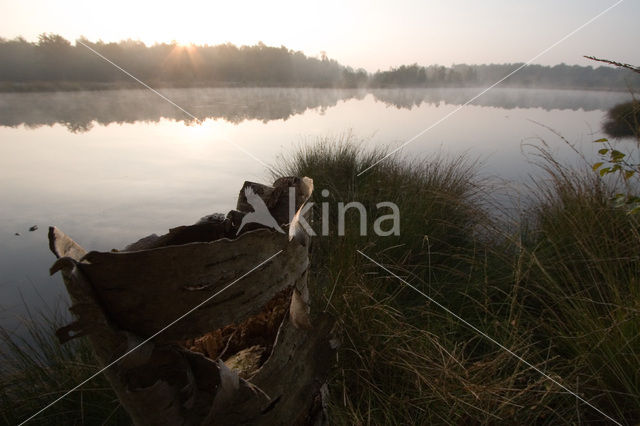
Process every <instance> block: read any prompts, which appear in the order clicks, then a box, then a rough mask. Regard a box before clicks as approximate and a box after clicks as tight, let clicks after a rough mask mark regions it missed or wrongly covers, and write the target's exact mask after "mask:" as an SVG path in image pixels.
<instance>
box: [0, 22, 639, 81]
mask: <svg viewBox="0 0 640 426" xmlns="http://www.w3.org/2000/svg"><path fill="white" fill-rule="evenodd" d="M79 41H80V42H81V43H84V44H86V45H87V46H90V47H91V48H93V49H95V50H96V51H98V52H100V53H101V54H102V55H104V56H105V57H107V58H109V59H110V60H112V61H113V62H114V63H116V64H118V65H119V66H121V67H122V68H124V69H125V70H127V71H128V72H130V73H131V74H133V75H135V76H136V77H138V78H139V79H141V80H143V81H145V82H147V83H148V84H151V85H156V86H174V87H186V86H245V87H246V86H255V87H348V88H357V87H372V88H394V87H471V86H486V85H490V84H493V83H495V82H496V81H498V80H500V79H501V78H503V77H504V76H505V75H507V74H509V73H510V72H511V71H513V70H515V69H516V68H518V67H519V66H520V65H521V64H491V65H453V66H451V67H444V66H440V65H430V66H426V67H424V66H420V65H418V64H413V65H402V66H400V67H397V68H392V69H390V70H388V71H377V72H376V73H374V74H368V73H367V72H366V71H365V70H363V69H358V70H354V69H353V68H351V67H347V66H343V65H341V64H339V63H338V62H337V61H335V60H333V59H329V58H327V56H326V54H324V53H323V54H322V55H321V57H320V58H314V57H309V56H306V55H305V54H304V53H302V52H299V51H293V50H290V49H287V48H286V47H284V46H281V47H270V46H266V45H264V44H263V43H258V44H257V45H254V46H242V47H238V46H235V45H233V44H230V43H227V44H221V45H215V46H209V45H204V46H182V45H179V44H177V43H161V44H154V45H152V46H147V45H145V44H144V43H142V42H140V41H133V40H125V41H120V42H118V43H104V42H102V41H99V42H96V43H93V42H90V41H89V40H87V39H84V38H82V39H79ZM81 43H75V44H72V43H71V42H69V41H68V40H66V39H65V38H63V37H62V36H60V35H56V34H42V35H40V37H39V39H38V41H37V42H29V41H26V40H25V39H24V38H21V37H19V38H16V39H13V40H6V39H2V38H0V90H5V91H6V90H30V89H33V90H46V89H74V88H103V87H114V86H115V87H119V86H127V85H134V84H135V83H134V82H132V80H131V78H130V77H129V76H127V75H125V74H124V73H123V72H122V71H120V70H118V69H117V68H115V67H114V66H112V65H110V64H108V63H106V62H105V61H104V60H103V59H101V58H100V57H98V56H97V55H96V54H94V53H92V52H91V51H89V49H87V48H86V47H85V46H83V45H82V44H81ZM502 85H503V86H517V87H533V86H537V87H545V88H589V89H594V88H595V89H621V90H624V89H627V88H628V87H629V86H632V87H638V86H640V74H635V73H633V72H631V71H628V70H623V69H615V68H611V67H604V66H601V67H598V68H595V69H594V68H592V67H590V66H588V67H583V66H578V65H573V66H570V65H565V64H561V65H556V66H553V67H549V66H542V65H529V66H527V67H524V68H523V69H521V70H520V71H518V72H517V73H515V74H514V75H513V76H511V77H509V78H508V79H507V80H506V81H505V82H504V83H503V84H502Z"/></svg>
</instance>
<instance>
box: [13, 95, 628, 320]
mask: <svg viewBox="0 0 640 426" xmlns="http://www.w3.org/2000/svg"><path fill="white" fill-rule="evenodd" d="M479 90H480V89H420V90H375V91H366V92H365V91H355V90H329V89H171V90H163V93H164V94H165V95H166V96H168V97H169V98H171V99H172V100H174V101H175V102H176V103H177V104H179V105H181V106H182V107H184V108H185V109H186V110H188V111H190V112H191V113H193V114H194V115H195V116H197V117H199V118H201V119H203V120H204V121H203V123H202V124H196V123H194V122H193V120H191V119H189V118H188V117H186V116H185V115H184V113H182V112H180V110H178V109H176V108H175V107H173V106H171V105H170V104H168V103H167V102H166V101H164V100H162V99H160V98H159V97H157V96H156V95H154V94H152V93H150V92H148V91H144V90H122V91H106V92H74V93H28V94H14V93H11V94H0V170H1V172H0V173H1V176H2V180H0V199H1V200H2V202H1V203H0V306H1V307H2V308H1V309H0V323H1V324H2V325H12V324H15V316H16V315H19V314H23V313H24V306H23V302H22V300H23V299H24V301H25V302H26V303H27V305H29V306H30V307H32V308H34V309H36V310H37V308H39V307H42V306H43V305H44V304H49V305H52V304H54V303H55V302H56V301H57V300H59V299H60V298H62V299H64V297H66V296H65V295H64V290H63V284H62V279H61V278H60V277H59V276H55V277H52V278H50V277H49V276H48V273H47V270H48V268H49V266H50V265H51V264H52V262H53V260H54V257H53V255H52V254H51V253H50V252H49V250H48V245H47V227H48V226H49V225H56V226H58V227H59V228H60V229H62V230H63V231H64V232H66V233H67V234H68V235H70V236H71V237H73V238H74V239H75V240H76V241H78V242H79V243H80V244H82V245H83V246H84V247H85V248H87V249H97V250H109V249H111V248H122V247H124V246H125V245H126V244H128V243H129V242H132V241H135V240H137V239H138V238H141V237H143V236H146V235H148V234H151V233H158V234H161V233H165V232H166V231H167V229H168V228H171V227H174V226H177V225H182V224H190V223H193V222H195V221H196V220H198V219H199V218H200V217H202V216H204V215H205V214H209V213H212V212H227V211H228V210H229V209H231V208H233V207H235V200H236V196H237V193H238V190H239V188H240V187H241V185H242V183H243V182H244V181H245V180H257V181H263V182H269V181H270V179H269V175H268V172H267V170H266V167H265V166H264V165H263V164H261V163H260V162H258V161H256V160H254V159H253V158H251V157H250V156H248V155H246V154H245V153H244V152H243V150H244V151H248V152H250V153H251V154H252V155H253V156H254V157H256V158H258V159H260V160H261V161H262V162H264V163H266V164H274V163H275V162H276V161H278V158H279V157H281V156H283V155H284V156H286V155H287V153H288V152H290V151H292V150H294V149H296V147H298V146H300V145H301V144H306V143H312V142H313V141H314V140H315V139H316V138H318V137H326V136H339V135H340V134H343V133H345V132H349V131H351V132H353V134H355V135H356V136H357V137H360V138H364V140H365V142H364V143H365V144H368V145H385V146H389V147H391V148H394V147H396V146H399V145H400V144H402V143H403V142H404V141H406V140H408V139H410V138H412V137H413V136H415V135H416V134H417V133H419V132H421V131H422V130H424V129H425V128H427V127H429V126H430V125H432V124H433V123H435V122H437V121H438V120H439V119H441V118H442V117H444V116H445V115H447V114H448V113H449V112H451V111H453V110H455V109H456V108H457V107H458V106H459V105H461V104H463V103H465V102H466V101H467V100H468V99H469V98H471V97H472V96H474V95H475V94H476V93H478V92H479ZM628 98H629V95H628V94H626V93H608V92H585V91H563V90H534V89H527V90H523V89H494V90H492V91H490V92H488V93H487V94H486V95H484V96H483V97H481V98H479V99H478V100H477V101H475V102H474V103H473V104H472V105H468V106H466V107H464V108H463V109H462V110H460V111H458V112H457V113H456V114H455V115H453V116H451V117H450V118H449V119H447V120H446V121H444V122H443V123H441V124H439V125H438V126H436V127H435V128H433V129H431V130H430V131H428V132H427V133H425V134H424V135H423V136H421V137H419V138H417V139H416V140H415V141H413V142H412V143H411V144H409V145H408V146H407V147H406V148H405V149H404V150H403V153H404V154H405V155H408V156H411V157H419V158H429V157H432V156H434V155H436V154H437V153H439V152H444V153H448V154H454V155H455V154H459V153H462V152H466V153H467V154H468V155H469V157H470V158H478V159H480V160H481V161H482V164H483V166H482V168H481V173H482V174H483V175H486V176H496V177H499V178H502V179H505V180H506V181H508V182H515V183H518V182H524V181H526V179H527V175H528V174H530V173H535V172H536V170H535V168H534V167H533V166H532V165H531V164H529V163H528V160H527V157H526V156H525V155H524V154H523V149H524V151H525V152H526V151H527V149H526V147H524V148H523V142H524V143H527V142H535V140H536V139H535V138H542V139H544V140H545V141H546V142H548V143H549V144H550V145H551V146H552V148H553V150H554V151H555V152H556V153H557V154H558V155H559V156H560V157H562V158H570V156H571V154H570V150H569V149H568V148H567V147H566V146H565V145H563V144H562V143H561V142H560V140H559V138H558V137H557V136H555V135H554V134H553V133H552V132H550V131H549V130H548V129H546V128H545V127H543V126H541V125H540V124H536V123H542V124H543V125H544V126H548V127H550V128H552V129H554V130H556V131H557V132H559V133H561V134H562V135H563V136H564V137H565V138H567V139H568V140H570V141H571V142H573V143H576V144H578V145H579V146H581V147H582V148H583V149H584V150H585V152H586V153H587V154H588V155H591V154H592V153H593V146H592V143H591V142H592V141H593V140H594V139H597V138H599V137H602V133H601V130H600V126H601V123H602V120H603V117H604V114H605V111H606V110H607V109H608V108H610V107H611V106H613V105H615V104H616V103H619V102H622V101H626V100H628ZM345 201H349V200H345ZM32 225H38V226H39V229H38V230H37V231H34V232H29V231H28V229H29V227H30V226H32ZM16 232H18V233H20V234H21V235H20V236H16V235H14V234H15V233H16Z"/></svg>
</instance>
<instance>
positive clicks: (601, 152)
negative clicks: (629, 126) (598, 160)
mask: <svg viewBox="0 0 640 426" xmlns="http://www.w3.org/2000/svg"><path fill="white" fill-rule="evenodd" d="M607 152H609V150H608V149H607V148H602V149H599V150H598V154H600V155H605V154H606V153H607Z"/></svg>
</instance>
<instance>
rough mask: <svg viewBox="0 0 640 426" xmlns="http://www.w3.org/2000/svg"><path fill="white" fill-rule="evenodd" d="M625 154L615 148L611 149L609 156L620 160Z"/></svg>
mask: <svg viewBox="0 0 640 426" xmlns="http://www.w3.org/2000/svg"><path fill="white" fill-rule="evenodd" d="M625 155H626V154H624V153H622V152H620V151H618V150H617V149H614V150H613V151H611V158H612V159H613V160H614V161H620V160H622V159H623V158H624V157H625Z"/></svg>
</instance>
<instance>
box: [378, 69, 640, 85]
mask: <svg viewBox="0 0 640 426" xmlns="http://www.w3.org/2000/svg"><path fill="white" fill-rule="evenodd" d="M520 66H522V64H521V63H516V64H490V65H464V64H460V65H453V66H451V67H444V66H440V65H430V66H427V67H423V66H420V65H418V64H413V65H402V66H400V67H397V68H392V69H391V70H389V71H378V72H376V73H375V74H373V75H372V76H371V77H370V82H369V86H370V87H377V88H381V87H470V86H488V85H491V84H493V83H495V82H497V81H499V80H501V79H502V78H504V76H506V75H509V74H510V73H511V72H513V71H514V70H516V69H518V68H519V67H520ZM501 86H512V87H543V88H559V89H622V90H626V89H628V88H630V87H635V88H637V87H640V75H639V74H635V73H633V72H631V71H629V70H623V69H616V68H611V67H603V66H600V67H598V68H593V67H591V66H586V67H584V66H579V65H566V64H560V65H555V66H552V67H551V66H543V65H528V66H526V67H523V68H522V69H521V70H519V71H518V72H516V73H515V74H513V75H512V76H510V77H508V78H507V79H506V80H505V81H504V82H503V83H501Z"/></svg>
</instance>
